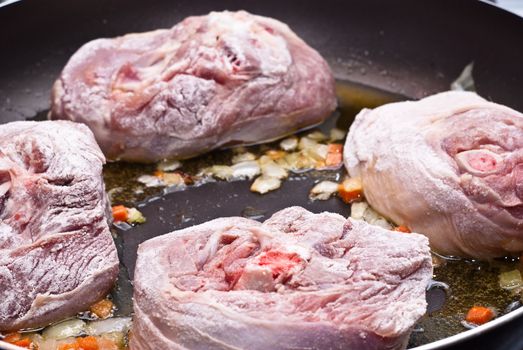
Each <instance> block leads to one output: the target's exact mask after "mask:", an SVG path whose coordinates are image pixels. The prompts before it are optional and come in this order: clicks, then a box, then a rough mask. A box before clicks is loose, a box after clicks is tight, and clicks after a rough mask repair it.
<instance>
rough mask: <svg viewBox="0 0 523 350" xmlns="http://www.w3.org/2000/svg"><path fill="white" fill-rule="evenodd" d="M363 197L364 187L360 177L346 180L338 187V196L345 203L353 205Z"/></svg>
mask: <svg viewBox="0 0 523 350" xmlns="http://www.w3.org/2000/svg"><path fill="white" fill-rule="evenodd" d="M362 195H363V185H362V183H361V179H360V178H359V177H351V178H348V179H345V180H344V181H343V182H342V183H341V184H340V185H339V186H338V196H340V198H341V199H342V200H343V201H344V202H345V203H351V202H353V201H355V200H357V199H359V198H361V196H362Z"/></svg>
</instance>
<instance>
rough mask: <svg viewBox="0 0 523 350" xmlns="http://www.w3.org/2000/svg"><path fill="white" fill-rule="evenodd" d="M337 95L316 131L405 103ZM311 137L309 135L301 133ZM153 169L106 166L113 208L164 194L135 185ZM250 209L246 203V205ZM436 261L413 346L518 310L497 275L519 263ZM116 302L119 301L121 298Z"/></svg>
mask: <svg viewBox="0 0 523 350" xmlns="http://www.w3.org/2000/svg"><path fill="white" fill-rule="evenodd" d="M336 91H337V94H338V100H339V108H338V110H337V112H336V113H335V114H334V115H333V116H332V117H331V118H329V119H328V120H327V121H326V122H325V123H324V124H322V125H321V126H319V127H317V128H316V129H318V130H322V131H324V132H328V131H329V130H330V129H332V128H333V127H338V128H340V129H342V130H348V128H349V126H350V124H351V123H352V121H353V120H354V117H355V115H356V114H357V113H358V112H359V111H360V110H361V109H362V108H373V107H377V106H379V105H382V104H385V103H389V102H394V101H401V100H405V99H407V98H406V97H404V96H400V95H396V94H393V93H390V92H386V91H382V90H378V89H375V88H372V87H368V86H364V85H360V84H355V83H349V82H339V83H338V84H337V89H336ZM307 132H310V131H305V132H303V133H307ZM270 148H273V149H277V148H278V142H273V143H268V144H264V145H257V146H249V147H247V150H248V151H250V152H252V153H255V154H257V155H259V154H261V153H263V152H265V151H266V150H267V149H270ZM233 154H234V151H233V150H220V151H214V152H211V153H209V154H206V155H202V156H199V157H196V158H193V159H190V160H186V161H184V162H183V166H182V168H181V170H182V171H183V172H185V173H187V174H190V175H192V176H195V175H196V174H197V173H198V170H199V169H201V168H204V167H206V166H209V165H213V164H230V160H231V157H232V155H233ZM155 169H156V165H140V164H130V163H123V162H115V163H109V164H107V165H106V167H105V169H104V177H105V182H106V186H107V190H108V191H110V193H111V197H112V200H113V203H115V204H125V205H129V206H134V205H136V204H137V203H138V202H140V201H143V200H144V199H146V198H150V197H151V196H160V195H162V193H163V188H159V187H151V188H147V187H145V186H144V185H143V184H141V183H139V182H138V181H137V180H136V179H137V177H138V176H140V175H143V174H153V173H154V171H155ZM344 174H345V171H344V170H343V169H342V170H339V171H310V172H308V173H306V174H300V175H299V176H297V179H298V180H299V177H303V176H304V175H305V176H313V177H315V178H318V179H334V180H336V179H339V178H340V177H341V176H343V175H344ZM292 176H293V175H291V177H292ZM246 181H249V180H246ZM251 181H252V180H251ZM185 190H186V191H190V190H191V187H190V186H188V187H187V188H186V189H185ZM276 191H278V190H276ZM330 200H338V199H336V198H334V199H330ZM247 207H248V203H246V208H247ZM173 229H174V228H173ZM434 260H435V269H434V280H435V281H437V282H441V284H440V285H439V287H438V285H436V287H434V288H432V289H431V290H430V291H429V293H428V294H427V300H428V304H429V308H428V312H427V314H426V315H425V317H424V318H423V319H422V320H421V321H420V322H419V323H418V325H417V326H416V327H415V329H414V332H413V333H412V336H411V339H410V342H409V347H415V346H419V345H423V344H427V343H430V342H433V341H436V340H439V339H442V338H446V337H449V336H451V335H454V334H457V333H461V332H463V331H465V330H467V328H465V326H464V325H463V324H462V321H463V320H464V318H465V315H466V313H467V311H468V309H469V308H470V307H472V306H474V305H482V306H487V307H492V308H494V309H495V310H496V312H497V315H498V316H501V315H503V314H505V313H507V312H509V311H511V310H513V309H515V308H518V307H519V306H520V293H519V292H514V291H507V290H504V289H502V288H501V287H500V286H499V273H500V272H504V271H509V270H514V269H516V268H518V267H519V261H518V260H517V259H516V260H513V259H500V260H494V261H492V262H478V261H471V260H465V259H445V258H441V257H437V256H435V259H434ZM442 285H446V286H448V289H446V288H443V287H441V286H442ZM116 297H117V298H118V293H117V295H116ZM126 298H127V297H126ZM129 303H130V300H117V304H120V305H122V306H123V305H127V307H125V309H127V310H130V305H129Z"/></svg>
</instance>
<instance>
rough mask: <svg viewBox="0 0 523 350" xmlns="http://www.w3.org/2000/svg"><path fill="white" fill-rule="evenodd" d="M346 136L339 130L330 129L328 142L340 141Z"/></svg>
mask: <svg viewBox="0 0 523 350" xmlns="http://www.w3.org/2000/svg"><path fill="white" fill-rule="evenodd" d="M346 134H347V132H345V131H343V130H341V129H338V128H334V129H331V131H330V140H331V142H333V141H341V140H343V139H344V138H345V135H346Z"/></svg>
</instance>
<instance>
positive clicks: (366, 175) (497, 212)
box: [344, 91, 523, 258]
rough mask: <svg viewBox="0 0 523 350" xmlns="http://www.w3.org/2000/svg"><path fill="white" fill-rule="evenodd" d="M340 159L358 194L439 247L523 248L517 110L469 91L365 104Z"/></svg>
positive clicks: (479, 253)
mask: <svg viewBox="0 0 523 350" xmlns="http://www.w3.org/2000/svg"><path fill="white" fill-rule="evenodd" d="M344 152H345V155H344V157H345V165H346V167H347V169H348V171H349V173H350V175H351V176H359V177H361V179H362V182H363V187H364V194H365V197H366V199H367V201H368V202H369V203H370V204H371V205H372V207H373V208H374V209H376V210H377V211H378V212H380V213H381V214H383V215H385V216H387V217H389V218H390V219H392V220H393V221H395V222H396V223H397V224H401V225H406V226H408V227H409V228H411V229H412V230H414V231H416V232H419V233H422V234H425V235H427V236H428V237H429V240H430V244H431V247H432V248H433V249H434V250H436V251H438V252H440V253H443V254H447V255H457V256H467V257H475V258H491V257H496V256H503V255H507V254H515V253H520V252H521V251H523V114H521V113H519V112H517V111H515V110H512V109H510V108H508V107H505V106H502V105H499V104H495V103H492V102H488V101H486V100H484V99H483V98H481V97H480V96H478V95H476V94H475V93H471V92H457V91H454V92H444V93H440V94H437V95H434V96H430V97H427V98H424V99H422V100H420V101H417V102H410V101H408V102H399V103H391V104H388V105H384V106H381V107H378V108H376V109H373V110H368V109H365V110H363V111H361V112H360V114H359V115H358V116H357V117H356V120H355V122H354V123H353V125H352V126H351V129H350V132H349V135H348V138H347V142H346V145H345V151H344Z"/></svg>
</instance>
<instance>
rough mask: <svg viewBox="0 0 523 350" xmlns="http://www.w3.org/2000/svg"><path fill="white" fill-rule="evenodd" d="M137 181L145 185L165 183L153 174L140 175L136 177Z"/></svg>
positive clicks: (154, 185) (163, 184) (162, 184)
mask: <svg viewBox="0 0 523 350" xmlns="http://www.w3.org/2000/svg"><path fill="white" fill-rule="evenodd" d="M137 181H138V182H141V183H143V184H144V185H145V186H146V187H160V186H165V183H164V182H163V180H162V179H160V178H158V177H157V176H153V175H141V176H140V177H138V179H137Z"/></svg>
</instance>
